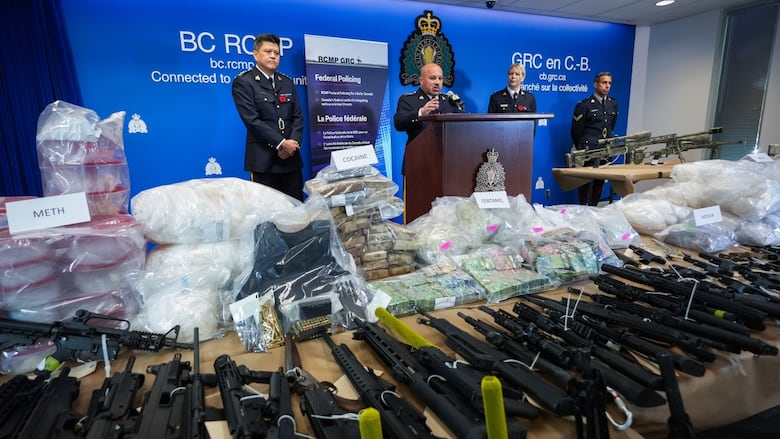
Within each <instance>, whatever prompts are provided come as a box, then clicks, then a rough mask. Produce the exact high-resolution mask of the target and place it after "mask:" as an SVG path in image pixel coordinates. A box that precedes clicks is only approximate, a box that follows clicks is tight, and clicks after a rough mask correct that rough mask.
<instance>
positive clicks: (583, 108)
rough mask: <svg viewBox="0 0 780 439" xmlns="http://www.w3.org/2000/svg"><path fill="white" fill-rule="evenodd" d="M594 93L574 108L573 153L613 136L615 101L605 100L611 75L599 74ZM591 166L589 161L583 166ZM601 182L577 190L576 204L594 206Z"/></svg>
mask: <svg viewBox="0 0 780 439" xmlns="http://www.w3.org/2000/svg"><path fill="white" fill-rule="evenodd" d="M593 88H594V93H593V95H591V96H590V97H588V98H586V99H583V100H581V101H580V102H579V103H577V106H576V107H575V108H574V116H573V118H572V121H571V140H572V142H574V148H576V149H599V148H603V146H602V145H599V144H598V141H599V139H606V138H607V137H612V136H613V131H614V130H615V123H616V122H617V116H618V104H617V101H616V100H615V99H614V98H612V97H610V96H607V95H608V94H609V90H610V89H611V88H612V74H611V73H609V72H601V73H598V74H597V75H596V78H595V79H594V80H593ZM585 165H586V166H592V165H594V163H593V162H592V161H590V162H586V163H585ZM603 187H604V180H594V181H593V182H592V183H589V184H586V185H584V186H580V188H579V196H580V204H589V205H591V206H596V205H598V202H599V199H600V198H601V191H602V189H603Z"/></svg>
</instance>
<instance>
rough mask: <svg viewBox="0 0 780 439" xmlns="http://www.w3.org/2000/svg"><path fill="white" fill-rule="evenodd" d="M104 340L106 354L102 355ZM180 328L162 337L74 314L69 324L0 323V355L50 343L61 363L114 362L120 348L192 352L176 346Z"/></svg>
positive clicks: (115, 321) (124, 323) (113, 321)
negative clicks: (168, 349) (105, 359)
mask: <svg viewBox="0 0 780 439" xmlns="http://www.w3.org/2000/svg"><path fill="white" fill-rule="evenodd" d="M103 336H105V338H106V340H105V345H106V351H107V352H105V355H104V352H103V340H102V338H103ZM178 337H179V326H178V325H177V326H174V327H173V328H171V330H170V331H168V332H167V333H165V334H155V333H151V332H140V331H131V330H130V322H128V321H127V320H123V319H118V318H115V317H111V316H107V315H103V314H95V313H92V312H89V311H86V310H83V309H82V310H78V311H76V314H75V316H74V317H73V319H71V320H70V321H64V322H54V323H52V324H51V325H49V324H45V323H35V322H26V321H19V320H7V319H0V351H5V350H6V349H8V348H11V347H14V346H26V345H33V344H35V343H36V342H38V341H40V340H45V339H48V340H51V341H52V342H53V343H54V344H55V345H56V346H57V351H56V352H55V353H54V354H53V355H52V356H53V357H54V358H55V359H56V360H58V361H60V362H63V361H67V360H73V361H96V360H97V361H100V360H103V359H104V358H105V357H108V359H109V360H115V359H116V358H117V355H118V354H119V349H120V348H123V347H124V348H129V349H137V350H142V351H154V352H156V351H159V350H160V349H162V348H171V349H182V348H184V349H192V344H190V343H179V342H178V341H177V340H178Z"/></svg>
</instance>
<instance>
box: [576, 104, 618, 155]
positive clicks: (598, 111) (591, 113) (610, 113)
mask: <svg viewBox="0 0 780 439" xmlns="http://www.w3.org/2000/svg"><path fill="white" fill-rule="evenodd" d="M617 116H618V104H617V101H616V100H615V99H614V98H612V97H610V96H607V97H606V99H605V103H604V104H602V103H601V102H600V101H599V100H598V99H597V98H596V96H593V95H592V96H590V97H589V98H586V99H583V100H581V101H580V102H579V103H578V104H577V106H576V107H575V108H574V116H573V118H572V121H571V140H572V142H574V147H575V148H576V149H599V148H603V146H600V145H599V144H598V140H599V139H606V138H607V137H612V136H613V131H614V130H615V123H616V122H617Z"/></svg>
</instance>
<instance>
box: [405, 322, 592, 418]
mask: <svg viewBox="0 0 780 439" xmlns="http://www.w3.org/2000/svg"><path fill="white" fill-rule="evenodd" d="M417 312H418V313H419V314H422V315H423V316H424V317H426V318H424V319H423V318H417V322H418V323H420V324H423V325H428V326H431V327H433V328H434V329H436V330H437V331H439V332H441V333H442V334H443V335H444V336H446V337H447V340H446V344H447V346H449V347H450V348H452V349H453V350H454V351H455V352H457V353H458V354H460V355H461V356H462V357H463V358H465V359H466V361H468V362H469V363H470V364H471V365H472V366H474V367H476V368H478V369H482V370H484V371H488V372H491V373H497V374H498V376H499V377H500V378H502V379H503V380H504V381H505V382H506V383H508V384H509V385H510V386H513V387H515V388H518V389H521V390H523V391H524V392H526V393H527V394H528V395H530V396H531V398H533V399H534V400H535V401H537V402H538V403H539V404H540V405H541V406H542V407H544V408H545V409H547V410H549V411H551V412H553V413H555V414H556V415H559V416H567V415H573V414H575V413H576V411H577V407H576V402H575V401H574V399H573V398H572V397H570V396H569V395H568V394H567V393H566V391H564V390H563V389H561V388H559V387H556V386H554V385H553V384H551V383H550V382H548V381H546V380H544V379H543V378H542V377H541V376H539V375H537V374H536V373H534V372H532V371H531V370H529V369H528V368H527V367H526V366H524V365H518V364H516V363H513V362H511V361H508V360H513V359H512V358H511V357H509V355H507V354H505V353H504V352H502V351H499V350H498V349H495V348H493V347H492V346H489V345H487V344H485V343H484V342H481V341H479V340H478V339H477V338H476V337H474V336H473V335H471V334H469V333H468V332H466V331H464V330H462V329H460V328H458V327H457V326H455V325H453V324H452V323H450V322H449V321H447V320H445V319H441V318H436V317H433V316H432V315H431V314H429V313H427V312H426V311H425V310H423V309H422V308H419V307H418V308H417Z"/></svg>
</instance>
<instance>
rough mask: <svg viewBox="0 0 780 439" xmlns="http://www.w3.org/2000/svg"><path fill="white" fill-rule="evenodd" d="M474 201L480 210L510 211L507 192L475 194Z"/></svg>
mask: <svg viewBox="0 0 780 439" xmlns="http://www.w3.org/2000/svg"><path fill="white" fill-rule="evenodd" d="M474 199H475V200H477V206H479V208H480V209H509V199H508V198H507V197H506V191H491V192H474Z"/></svg>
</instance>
